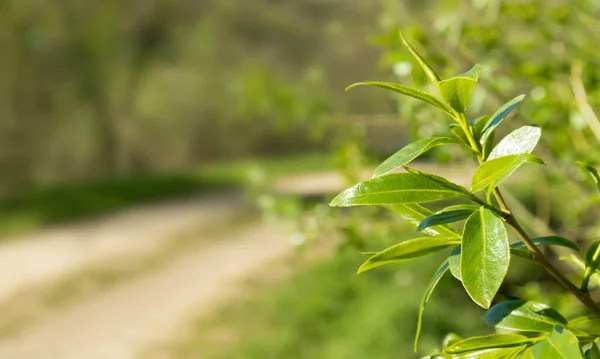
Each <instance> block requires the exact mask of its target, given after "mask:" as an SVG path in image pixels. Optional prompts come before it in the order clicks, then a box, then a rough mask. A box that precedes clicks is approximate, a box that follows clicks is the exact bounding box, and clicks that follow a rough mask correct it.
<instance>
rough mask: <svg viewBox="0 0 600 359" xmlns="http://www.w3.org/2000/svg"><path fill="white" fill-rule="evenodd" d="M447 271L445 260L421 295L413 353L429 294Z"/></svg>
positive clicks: (417, 341)
mask: <svg viewBox="0 0 600 359" xmlns="http://www.w3.org/2000/svg"><path fill="white" fill-rule="evenodd" d="M447 271H448V261H447V260H446V261H444V263H442V265H441V266H440V267H439V268H438V270H437V271H436V272H435V274H434V275H433V277H431V280H429V284H428V285H427V288H426V289H425V293H423V297H422V298H421V305H420V306H419V316H418V318H417V332H416V334H415V348H414V349H415V352H416V351H417V346H418V343H419V335H420V334H421V327H422V325H423V312H424V311H425V305H427V302H428V301H429V298H430V297H431V293H433V290H434V289H435V287H436V286H437V284H438V283H439V281H440V279H442V277H443V276H444V274H445V273H446V272H447Z"/></svg>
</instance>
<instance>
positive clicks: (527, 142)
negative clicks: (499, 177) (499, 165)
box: [487, 126, 542, 160]
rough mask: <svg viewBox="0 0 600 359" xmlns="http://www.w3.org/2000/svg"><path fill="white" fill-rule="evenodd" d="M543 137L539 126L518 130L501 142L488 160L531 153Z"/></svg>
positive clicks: (524, 127)
mask: <svg viewBox="0 0 600 359" xmlns="http://www.w3.org/2000/svg"><path fill="white" fill-rule="evenodd" d="M541 135H542V129H541V128H540V127H539V126H523V127H521V128H519V129H516V130H514V131H513V132H511V133H509V134H508V135H507V136H506V137H504V138H503V139H502V140H500V142H499V143H498V145H497V146H496V147H494V149H493V150H492V152H491V153H490V155H489V156H488V157H487V159H488V160H492V159H494V158H498V157H503V156H508V155H518V154H521V153H531V151H533V149H534V148H535V146H536V145H537V143H538V141H539V140H540V136H541Z"/></svg>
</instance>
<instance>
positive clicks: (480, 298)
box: [460, 207, 510, 308]
mask: <svg viewBox="0 0 600 359" xmlns="http://www.w3.org/2000/svg"><path fill="white" fill-rule="evenodd" d="M461 246H462V254H461V258H460V274H461V278H462V282H463V285H464V287H465V289H466V290H467V293H468V294H469V296H471V298H472V299H473V301H474V302H475V303H477V304H479V305H480V306H482V307H484V308H489V306H490V304H491V303H492V300H493V299H494V296H495V295H496V292H498V289H499V288H500V285H501V284H502V281H503V280H504V277H505V276H506V272H507V271H508V266H509V263H510V251H509V244H508V235H507V233H506V228H504V223H503V222H502V220H501V219H500V218H498V217H497V216H496V215H495V214H494V213H493V212H492V211H490V210H488V209H486V208H484V207H481V208H480V209H479V211H477V212H475V213H473V214H472V215H471V216H470V217H469V218H468V219H467V222H466V223H465V229H464V231H463V239H462V245H461Z"/></svg>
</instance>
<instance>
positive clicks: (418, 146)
mask: <svg viewBox="0 0 600 359" xmlns="http://www.w3.org/2000/svg"><path fill="white" fill-rule="evenodd" d="M447 144H460V142H459V141H457V140H455V139H453V138H450V137H431V138H423V139H421V140H418V141H415V142H413V143H411V144H409V145H407V146H405V147H403V148H402V149H401V150H400V151H398V152H396V153H394V154H393V155H392V156H390V157H389V158H388V159H387V160H385V161H383V163H382V164H381V165H379V167H377V169H376V170H375V173H374V174H373V177H378V176H381V175H384V174H387V173H389V172H392V171H394V170H395V169H398V168H400V167H402V166H404V165H406V164H408V163H410V162H411V161H413V160H414V159H415V158H417V157H419V156H420V155H422V154H423V153H425V152H427V151H429V150H430V149H432V148H434V147H437V146H442V145H447Z"/></svg>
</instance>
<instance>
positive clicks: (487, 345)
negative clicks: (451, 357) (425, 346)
mask: <svg viewBox="0 0 600 359" xmlns="http://www.w3.org/2000/svg"><path fill="white" fill-rule="evenodd" d="M530 342H531V339H530V338H527V337H526V336H524V335H520V334H490V335H485V336H480V337H472V338H468V339H465V340H463V341H460V342H458V343H455V344H453V345H451V346H449V347H447V348H445V349H444V352H446V353H448V354H460V353H466V352H472V351H476V350H483V349H496V348H511V347H520V346H522V345H524V344H527V343H530Z"/></svg>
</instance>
